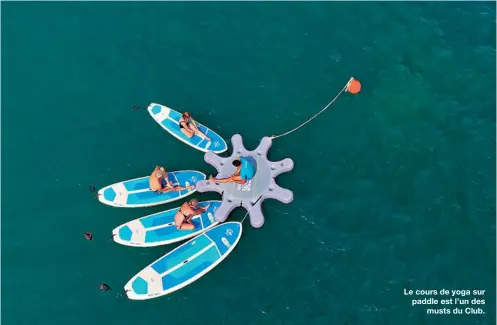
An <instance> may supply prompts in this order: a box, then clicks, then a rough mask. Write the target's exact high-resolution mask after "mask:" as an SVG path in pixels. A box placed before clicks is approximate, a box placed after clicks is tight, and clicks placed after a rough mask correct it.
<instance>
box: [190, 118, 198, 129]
mask: <svg viewBox="0 0 497 325" xmlns="http://www.w3.org/2000/svg"><path fill="white" fill-rule="evenodd" d="M190 121H192V123H193V125H195V126H196V127H197V129H199V130H200V128H199V127H198V125H197V122H196V121H195V120H194V119H193V118H192V117H191V116H190Z"/></svg>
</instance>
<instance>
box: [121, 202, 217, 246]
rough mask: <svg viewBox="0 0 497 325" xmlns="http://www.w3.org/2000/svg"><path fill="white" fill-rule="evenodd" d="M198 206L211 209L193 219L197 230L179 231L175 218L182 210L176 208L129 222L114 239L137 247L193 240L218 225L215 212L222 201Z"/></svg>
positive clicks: (203, 203) (122, 226)
mask: <svg viewBox="0 0 497 325" xmlns="http://www.w3.org/2000/svg"><path fill="white" fill-rule="evenodd" d="M198 205H199V207H206V206H208V205H209V208H208V209H207V210H206V211H205V212H204V213H202V214H199V215H197V216H194V217H193V218H192V223H193V224H194V225H195V229H192V230H178V229H177V228H176V226H175V225H174V216H175V215H176V213H177V212H178V210H179V209H180V208H174V209H170V210H167V211H162V212H159V213H155V214H151V215H148V216H145V217H142V218H139V219H135V220H133V221H130V222H127V223H125V224H123V225H121V226H119V227H117V228H116V229H114V230H113V231H112V235H113V237H112V238H113V239H114V241H115V242H116V243H119V244H122V245H127V246H137V247H152V246H159V245H167V244H172V243H176V242H178V241H182V240H186V239H189V238H192V237H194V236H196V235H199V234H201V233H203V232H204V231H206V230H208V229H210V228H212V227H214V226H215V225H217V224H218V222H217V221H215V219H214V212H216V210H217V209H218V208H219V206H220V205H221V201H204V202H199V203H198Z"/></svg>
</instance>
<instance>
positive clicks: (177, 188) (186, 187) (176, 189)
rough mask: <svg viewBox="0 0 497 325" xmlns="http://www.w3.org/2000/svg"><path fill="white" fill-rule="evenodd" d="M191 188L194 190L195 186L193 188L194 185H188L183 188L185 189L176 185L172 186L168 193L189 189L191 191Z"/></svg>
mask: <svg viewBox="0 0 497 325" xmlns="http://www.w3.org/2000/svg"><path fill="white" fill-rule="evenodd" d="M193 188H195V186H194V185H188V186H185V187H183V186H179V185H178V186H174V187H173V188H170V189H169V190H168V192H171V191H183V190H191V189H193Z"/></svg>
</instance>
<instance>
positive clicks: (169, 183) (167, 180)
mask: <svg viewBox="0 0 497 325" xmlns="http://www.w3.org/2000/svg"><path fill="white" fill-rule="evenodd" d="M164 180H165V181H166V184H167V186H169V187H174V186H173V184H171V182H170V181H169V177H167V173H164Z"/></svg>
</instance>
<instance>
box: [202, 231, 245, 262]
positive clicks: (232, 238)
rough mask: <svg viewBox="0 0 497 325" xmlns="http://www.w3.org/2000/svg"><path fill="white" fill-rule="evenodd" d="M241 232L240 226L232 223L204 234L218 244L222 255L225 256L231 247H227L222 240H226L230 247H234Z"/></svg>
mask: <svg viewBox="0 0 497 325" xmlns="http://www.w3.org/2000/svg"><path fill="white" fill-rule="evenodd" d="M229 230H231V235H229ZM240 232H241V227H240V224H238V223H230V224H222V225H220V226H217V227H214V228H212V229H210V230H209V231H207V232H206V233H204V235H206V236H208V237H209V238H210V239H211V240H212V241H213V242H214V243H215V244H216V246H217V248H218V249H219V252H220V253H221V255H225V254H226V252H227V251H228V249H229V247H227V246H226V245H225V244H224V243H223V241H222V238H226V239H227V240H228V242H229V244H230V246H232V245H233V244H234V243H235V242H236V240H237V238H238V237H239V236H240Z"/></svg>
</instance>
